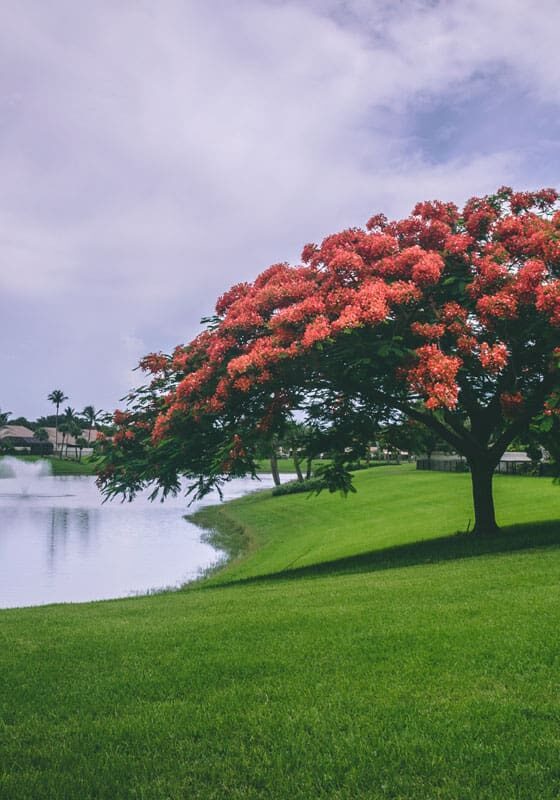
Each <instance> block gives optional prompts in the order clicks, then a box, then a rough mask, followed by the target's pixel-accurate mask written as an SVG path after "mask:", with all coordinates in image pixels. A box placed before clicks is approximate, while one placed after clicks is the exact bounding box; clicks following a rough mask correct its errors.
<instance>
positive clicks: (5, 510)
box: [0, 462, 272, 608]
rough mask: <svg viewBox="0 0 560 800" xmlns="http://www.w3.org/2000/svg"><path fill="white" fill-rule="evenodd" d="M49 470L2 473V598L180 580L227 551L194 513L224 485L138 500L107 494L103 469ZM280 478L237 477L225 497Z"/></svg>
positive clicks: (60, 596) (125, 592) (51, 596)
mask: <svg viewBox="0 0 560 800" xmlns="http://www.w3.org/2000/svg"><path fill="white" fill-rule="evenodd" d="M12 463H13V462H12ZM20 469H21V468H19V467H18V470H20ZM39 471H40V468H37V467H35V468H34V469H32V470H29V471H28V472H26V473H25V474H21V472H19V471H18V476H17V477H4V478H2V479H0V608H13V607H16V606H29V605H43V604H45V603H60V602H80V601H87V600H102V599H108V598H114V597H126V596H129V595H134V594H145V593H147V592H150V591H153V590H157V589H161V588H168V587H179V586H181V585H182V584H183V583H186V582H187V581H191V580H193V579H195V578H196V577H198V576H199V575H200V574H201V572H202V571H204V570H206V569H208V568H209V567H211V566H213V565H215V564H217V563H218V562H219V561H220V560H222V559H223V558H224V557H225V556H224V553H222V552H220V551H218V550H216V549H215V548H213V547H212V546H211V545H209V544H208V543H207V542H204V541H202V538H201V536H202V533H203V532H202V531H201V529H200V528H198V527H197V526H196V525H193V524H192V523H191V522H189V521H188V520H185V519H184V515H185V514H187V513H192V512H193V511H195V510H196V509H197V508H200V507H201V506H202V505H210V504H213V503H216V502H219V498H218V496H217V494H212V495H209V496H208V497H206V498H204V500H203V501H200V502H197V503H193V505H192V506H191V507H190V508H188V507H187V501H186V499H185V498H184V497H175V498H168V499H167V500H166V501H165V502H164V503H160V502H159V501H158V500H156V501H154V502H153V503H152V502H150V501H149V500H148V497H147V494H148V493H146V494H144V495H141V496H139V497H137V498H136V499H135V500H134V501H133V502H132V503H128V502H127V503H121V502H120V501H118V500H117V501H112V502H107V503H105V504H103V503H102V499H101V496H100V494H99V491H98V489H97V487H96V486H95V478H93V477H83V476H80V477H74V476H72V477H52V476H50V475H39V474H38V472H39ZM23 472H25V467H24V468H23ZM4 473H6V470H4ZM271 485H272V479H271V477H270V476H269V475H263V476H262V480H261V481H260V482H257V481H252V480H250V479H249V478H247V479H235V480H234V481H231V482H230V483H229V484H226V486H225V487H224V498H225V499H228V500H229V499H233V498H235V497H240V496H241V495H244V494H246V493H247V492H250V491H254V490H256V489H259V488H267V487H269V486H271Z"/></svg>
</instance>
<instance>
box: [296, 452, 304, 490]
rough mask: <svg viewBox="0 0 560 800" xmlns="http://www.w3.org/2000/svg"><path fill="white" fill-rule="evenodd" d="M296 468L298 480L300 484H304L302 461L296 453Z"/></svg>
mask: <svg viewBox="0 0 560 800" xmlns="http://www.w3.org/2000/svg"><path fill="white" fill-rule="evenodd" d="M294 467H295V470H296V475H297V479H298V481H299V482H300V483H303V474H302V471H301V467H300V460H299V458H298V456H297V454H296V453H294Z"/></svg>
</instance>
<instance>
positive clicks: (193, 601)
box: [0, 467, 560, 800]
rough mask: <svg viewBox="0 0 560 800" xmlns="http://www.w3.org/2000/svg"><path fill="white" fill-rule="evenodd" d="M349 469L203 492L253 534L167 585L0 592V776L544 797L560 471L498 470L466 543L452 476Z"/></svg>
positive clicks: (336, 792) (134, 784) (551, 754)
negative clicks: (133, 594) (491, 523)
mask: <svg viewBox="0 0 560 800" xmlns="http://www.w3.org/2000/svg"><path fill="white" fill-rule="evenodd" d="M356 483H357V485H358V488H359V494H358V495H356V496H354V497H351V498H349V499H348V500H342V499H340V498H339V497H338V496H328V495H324V494H323V495H321V496H320V497H318V498H313V499H309V500H308V499H307V498H306V497H305V496H301V495H300V496H298V495H295V496H290V497H282V498H270V497H269V496H268V493H262V494H258V495H253V496H250V497H247V498H244V499H242V500H240V501H236V502H235V503H232V504H230V505H228V506H223V507H221V511H220V512H219V516H220V517H221V523H220V524H221V528H222V535H223V536H226V537H227V536H230V537H233V538H235V537H236V536H237V537H238V543H239V537H240V533H239V531H240V530H241V529H243V530H244V531H245V533H244V534H243V536H242V537H241V543H242V544H243V545H244V546H248V548H249V550H248V553H247V555H246V556H245V557H244V558H238V559H237V560H236V561H234V562H233V563H231V564H230V565H229V566H228V567H227V568H226V570H225V571H224V572H223V573H221V574H220V575H216V576H214V577H213V578H212V579H211V580H210V581H208V582H206V583H202V584H199V585H197V586H195V587H191V588H188V589H186V590H185V591H183V592H179V593H174V594H163V595H159V596H153V597H145V598H135V599H131V600H124V601H112V602H104V603H95V604H85V605H70V606H52V607H48V608H38V609H25V610H15V611H4V612H2V613H1V614H0V676H1V678H0V680H1V681H2V684H1V685H2V690H1V691H0V719H1V722H0V765H1V769H0V774H1V777H0V797H4V796H5V797H9V798H14V799H15V800H17V798H38V799H41V798H49V800H51V799H52V798H84V797H92V798H93V797H95V798H107V799H109V798H111V800H115V799H116V798H149V800H152V799H153V800H155V799H156V798H157V799H158V800H160V798H161V800H163V798H177V799H178V798H216V799H218V798H219V799H220V800H222V798H238V799H239V800H241V798H243V800H246V799H247V798H248V799H249V800H250V799H251V798H278V799H279V800H280V799H282V800H285V798H292V797H293V798H339V799H340V800H342V798H344V799H346V798H348V800H350V798H368V800H369V799H370V798H394V799H395V800H396V799H397V798H410V799H411V800H412V798H414V800H417V799H421V798H426V799H427V798H449V799H451V798H453V799H454V800H455V799H457V800H459V798H461V800H462V799H464V798H469V799H470V798H472V799H473V800H475V799H476V800H486V799H487V798H496V799H497V800H503V799H504V798H508V800H509V799H510V798H512V799H513V798H517V799H518V800H521V799H522V798H523V799H524V800H525V799H527V800H528V799H529V798H537V797H538V798H544V799H545V800H552V799H553V798H555V799H556V798H557V797H558V796H559V794H560V768H559V766H558V746H559V744H560V741H559V738H560V737H559V733H558V732H559V730H560V727H559V723H560V693H559V689H560V685H559V684H560V677H559V676H560V670H559V667H560V645H559V644H558V635H557V631H558V625H559V622H560V612H559V607H560V606H559V600H560V591H559V586H560V581H559V579H560V548H559V546H558V545H559V544H560V523H559V522H558V521H557V520H558V517H559V516H560V515H559V507H560V490H559V489H558V487H554V486H552V484H551V483H550V482H549V481H546V480H538V479H531V478H498V479H497V486H496V493H497V501H498V509H499V513H500V516H501V521H502V522H503V523H504V524H506V525H510V524H511V523H513V522H516V523H520V524H518V526H517V527H516V528H514V529H508V530H506V531H505V532H504V534H503V535H502V537H500V538H499V539H496V540H495V541H494V543H487V544H486V545H476V544H475V545H473V544H472V543H471V541H470V540H466V539H465V537H461V536H454V537H453V536H450V534H453V533H454V531H456V530H457V529H461V528H464V527H465V526H466V523H467V520H468V514H469V485H468V476H466V475H445V474H436V473H416V472H412V471H410V469H409V468H407V467H402V468H387V469H386V470H385V469H383V470H372V471H370V472H367V473H360V474H358V475H357V478H356ZM210 514H213V519H214V521H215V520H216V518H217V517H216V512H215V511H213V512H207V514H206V521H207V522H208V521H209V519H210ZM554 520H556V521H554ZM442 536H443V537H447V538H445V539H443V540H440V541H439V542H438V541H437V539H438V537H442ZM422 540H424V542H423V543H421V542H422ZM465 556H470V557H465ZM287 576H288V577H289V579H286V577H287Z"/></svg>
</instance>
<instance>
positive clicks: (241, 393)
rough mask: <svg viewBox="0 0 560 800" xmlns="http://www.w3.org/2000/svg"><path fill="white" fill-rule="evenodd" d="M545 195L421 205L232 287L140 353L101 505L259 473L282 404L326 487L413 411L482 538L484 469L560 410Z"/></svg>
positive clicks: (554, 234) (558, 330) (554, 236)
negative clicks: (466, 479) (450, 457)
mask: <svg viewBox="0 0 560 800" xmlns="http://www.w3.org/2000/svg"><path fill="white" fill-rule="evenodd" d="M557 200H558V194H557V192H556V191H554V190H552V189H545V190H541V191H538V192H534V193H533V192H517V193H514V192H513V191H512V190H511V189H509V188H507V187H504V188H501V189H499V190H498V191H497V192H496V194H494V195H491V196H486V197H481V198H472V199H471V200H469V201H468V202H467V204H466V205H465V207H464V208H463V209H462V211H460V210H459V209H458V208H457V207H456V206H455V205H454V204H453V203H442V202H439V201H434V202H425V203H419V204H418V205H417V206H416V207H415V208H414V210H413V212H412V214H411V216H410V217H408V218H406V219H403V220H400V221H389V220H387V219H386V217H385V216H383V215H378V216H375V217H372V219H370V220H369V222H368V224H367V226H366V229H365V230H363V229H360V228H354V229H350V230H345V231H342V232H341V233H337V234H334V235H332V236H328V237H327V238H326V239H325V240H324V241H323V242H322V244H321V245H315V244H309V245H306V246H305V248H304V250H303V253H302V262H303V263H302V265H300V266H296V267H292V266H289V265H288V264H276V265H274V266H272V267H270V268H268V269H267V270H265V271H264V272H263V273H262V274H261V275H259V276H258V277H257V279H256V280H255V281H254V282H253V283H251V284H248V283H242V284H238V285H236V286H234V287H233V288H232V289H230V290H229V291H228V292H227V293H226V294H225V295H223V296H222V297H221V298H220V299H219V300H218V303H217V305H216V316H215V317H213V318H211V319H209V320H206V322H207V329H206V330H205V331H204V332H203V333H201V334H200V335H199V336H197V337H196V338H195V339H194V340H193V341H192V342H191V343H190V344H188V345H185V346H179V347H177V348H176V350H175V352H174V353H173V354H172V355H169V356H167V355H163V354H152V355H149V356H146V357H145V358H144V359H143V360H142V362H141V367H142V369H143V370H145V371H146V372H147V373H150V374H151V376H152V377H151V380H150V382H149V383H148V384H147V385H145V386H143V387H141V388H140V389H137V390H136V391H134V392H132V393H131V395H130V396H129V406H128V410H127V411H124V412H120V411H119V412H116V414H115V417H114V422H115V425H116V428H117V432H116V434H115V436H114V438H113V439H112V440H111V441H109V440H107V441H105V442H104V443H103V444H102V454H103V455H102V461H103V466H102V471H101V474H100V478H99V483H100V486H101V488H102V490H103V491H104V492H105V493H106V494H107V495H109V496H111V495H116V494H124V495H126V496H128V497H129V498H132V497H133V496H134V494H135V492H136V491H138V490H139V489H141V488H143V487H145V486H146V485H150V484H151V485H153V486H154V487H155V493H157V491H158V490H162V491H163V495H164V496H165V494H166V493H167V492H169V491H177V490H178V488H179V479H180V477H181V476H187V477H188V478H190V479H191V481H192V483H191V490H192V491H194V493H195V494H196V495H202V494H204V493H205V492H206V491H208V490H209V489H210V488H211V487H213V486H216V485H217V486H219V485H220V484H221V483H222V482H223V481H224V480H228V479H229V478H231V477H233V476H237V475H246V474H253V475H254V474H255V468H256V467H255V453H256V448H257V447H258V444H259V442H260V441H262V440H263V439H265V440H266V439H267V438H268V439H269V438H270V437H271V436H272V435H274V433H275V432H281V431H282V429H283V428H284V426H285V425H286V422H287V420H289V419H290V416H291V414H292V413H293V411H294V410H295V409H298V410H299V415H298V416H299V418H300V419H301V417H302V416H304V417H305V421H306V424H307V425H308V426H309V427H310V428H311V429H313V430H315V431H317V435H318V440H321V437H322V439H323V441H328V442H329V449H330V450H331V451H332V452H334V453H336V458H335V461H334V464H333V466H332V467H331V468H330V471H327V473H326V474H325V480H326V483H327V485H328V486H329V488H331V489H335V488H342V489H343V490H347V489H348V488H349V487H350V486H351V482H350V476H349V474H348V472H347V470H346V466H347V464H348V463H350V462H351V461H352V459H354V458H355V453H356V448H362V447H363V443H364V441H370V440H372V439H374V438H375V429H376V426H377V425H378V423H380V422H383V423H384V424H386V423H387V422H390V421H395V419H397V420H398V419H399V418H409V419H412V420H414V421H416V422H417V423H421V424H422V425H425V426H426V427H427V428H428V429H430V430H431V431H433V432H434V433H435V434H436V435H437V436H439V437H441V438H442V439H443V440H445V441H446V442H448V443H449V445H450V446H451V447H452V448H454V449H455V450H456V451H457V452H459V453H461V454H462V455H463V456H464V457H465V458H466V460H467V462H468V464H469V466H470V470H471V475H472V486H473V499H474V511H475V528H474V530H475V531H476V532H477V533H481V534H482V533H488V532H492V531H494V530H495V529H496V522H495V514H494V504H493V497H492V475H493V471H494V469H495V467H496V465H497V463H498V461H499V460H500V458H501V456H502V454H503V453H504V451H505V449H506V448H507V446H508V445H509V443H510V442H511V441H512V440H513V439H514V438H515V437H516V436H517V435H519V434H520V432H522V431H524V430H526V429H527V428H528V426H529V425H530V424H531V422H532V421H533V422H534V420H535V419H537V418H540V417H544V418H546V417H547V416H551V415H554V414H557V413H558V410H559V406H560V403H559V402H558V396H559V394H560V378H559V375H560V369H559V366H560V364H559V362H560V346H559V345H560V211H557V210H556V204H557Z"/></svg>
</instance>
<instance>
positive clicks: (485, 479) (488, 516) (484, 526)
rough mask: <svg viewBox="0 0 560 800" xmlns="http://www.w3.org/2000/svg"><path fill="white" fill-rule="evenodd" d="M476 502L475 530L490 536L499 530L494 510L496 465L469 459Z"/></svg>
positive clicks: (481, 534)
mask: <svg viewBox="0 0 560 800" xmlns="http://www.w3.org/2000/svg"><path fill="white" fill-rule="evenodd" d="M469 466H470V468H471V480H472V493H473V503H474V530H473V533H475V534H477V535H478V536H488V535H491V534H493V533H497V531H498V530H499V528H498V526H497V524H496V514H495V512H494V496H493V494H492V478H493V477H494V465H493V464H488V463H484V462H482V463H481V462H478V461H476V462H473V461H469Z"/></svg>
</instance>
